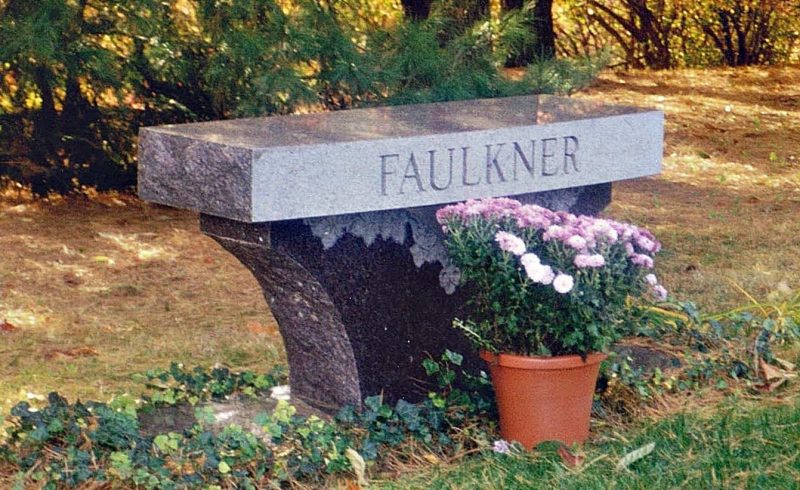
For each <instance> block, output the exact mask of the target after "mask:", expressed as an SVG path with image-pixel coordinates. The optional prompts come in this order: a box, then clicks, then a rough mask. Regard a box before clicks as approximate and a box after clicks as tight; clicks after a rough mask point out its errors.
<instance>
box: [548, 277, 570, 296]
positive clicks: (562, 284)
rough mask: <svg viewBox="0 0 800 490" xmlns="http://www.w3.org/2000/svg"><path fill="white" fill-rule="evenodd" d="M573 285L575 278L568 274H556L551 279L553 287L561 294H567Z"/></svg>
mask: <svg viewBox="0 0 800 490" xmlns="http://www.w3.org/2000/svg"><path fill="white" fill-rule="evenodd" d="M573 286H575V279H573V278H572V276H570V275H568V274H558V275H557V276H556V277H555V278H554V279H553V288H554V289H555V290H556V291H558V292H559V293H561V294H567V293H568V292H570V291H572V288H573Z"/></svg>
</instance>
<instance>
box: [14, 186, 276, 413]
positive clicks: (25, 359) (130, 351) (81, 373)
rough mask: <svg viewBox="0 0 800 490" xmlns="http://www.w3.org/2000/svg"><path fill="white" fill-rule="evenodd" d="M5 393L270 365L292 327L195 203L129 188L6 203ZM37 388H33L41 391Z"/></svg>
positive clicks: (102, 394)
mask: <svg viewBox="0 0 800 490" xmlns="http://www.w3.org/2000/svg"><path fill="white" fill-rule="evenodd" d="M0 250H2V252H1V253H2V255H1V256H0V257H1V258H0V322H2V320H3V319H5V320H6V321H7V322H8V323H10V324H11V325H13V326H14V327H16V329H15V330H14V331H12V332H5V333H2V332H0V402H1V403H2V404H3V407H5V408H8V406H9V405H10V404H11V403H12V402H16V401H19V400H20V399H25V398H26V397H29V396H35V395H43V394H46V393H47V392H49V391H54V390H58V391H60V392H62V393H64V394H66V395H67V396H69V397H70V398H72V399H74V398H76V397H80V398H83V399H86V398H92V399H99V400H106V399H108V398H109V397H110V396H111V395H113V394H117V393H120V392H123V391H126V390H131V389H133V390H137V391H138V388H137V387H136V386H135V384H134V383H133V381H132V380H131V374H133V373H137V372H141V371H143V370H146V369H149V368H154V367H165V366H168V365H169V362H170V361H171V360H176V361H181V362H184V363H186V364H202V365H212V364H214V363H222V364H227V365H230V366H234V367H236V368H239V369H244V368H248V369H249V368H252V369H266V368H267V367H268V366H270V365H271V364H274V363H275V362H277V361H279V360H280V359H281V357H282V356H283V354H282V347H281V345H280V338H279V336H278V335H277V331H276V329H275V325H274V322H273V320H272V317H271V316H270V314H269V312H268V309H267V307H266V305H265V302H264V300H263V297H262V296H261V291H260V289H259V287H258V285H257V284H256V282H255V280H254V279H253V278H252V276H250V275H249V274H248V273H247V272H246V271H245V270H244V268H243V267H242V266H241V265H240V264H239V263H238V262H237V261H236V260H235V259H234V258H233V257H232V256H230V255H229V254H226V253H224V252H223V251H222V250H221V249H220V248H219V247H218V246H217V245H216V243H215V242H213V241H212V240H210V239H208V238H205V237H204V236H203V235H201V234H200V233H199V231H198V226H197V217H196V216H195V215H193V214H192V213H187V212H183V211H177V210H172V209H168V208H163V207H158V206H149V205H146V204H143V203H141V202H140V201H138V200H135V199H133V198H131V197H124V196H113V195H106V196H99V197H97V198H95V199H91V200H90V199H76V198H70V199H55V200H52V201H29V200H26V199H18V198H15V196H6V199H5V200H4V201H3V202H2V204H0ZM29 393H30V395H29Z"/></svg>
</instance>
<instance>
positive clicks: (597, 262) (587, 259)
mask: <svg viewBox="0 0 800 490" xmlns="http://www.w3.org/2000/svg"><path fill="white" fill-rule="evenodd" d="M574 263H575V265H576V266H577V267H581V268H583V267H603V266H604V265H606V259H605V258H603V256H602V255H600V254H593V255H587V254H578V255H576V256H575V260H574Z"/></svg>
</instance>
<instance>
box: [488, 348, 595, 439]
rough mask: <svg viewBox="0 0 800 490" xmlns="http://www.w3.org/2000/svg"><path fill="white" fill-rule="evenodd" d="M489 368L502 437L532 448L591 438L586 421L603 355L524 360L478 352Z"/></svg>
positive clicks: (511, 356) (506, 355)
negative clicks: (548, 443)
mask: <svg viewBox="0 0 800 490" xmlns="http://www.w3.org/2000/svg"><path fill="white" fill-rule="evenodd" d="M480 355H481V358H482V359H483V360H485V361H486V362H487V363H488V364H489V372H490V374H491V376H492V384H493V385H494V389H495V393H496V399H497V409H498V411H499V412H500V433H501V435H502V437H503V439H505V440H507V441H519V442H520V443H522V444H523V445H524V446H525V447H526V448H528V449H533V448H534V447H536V445H537V444H539V443H540V442H544V441H561V442H563V443H565V444H567V445H571V444H574V443H580V442H583V441H585V440H586V438H587V437H589V416H590V414H591V410H592V397H593V395H594V390H595V385H596V383H597V374H598V371H599V370H600V362H601V361H602V360H603V359H605V358H606V357H607V356H606V355H605V354H600V353H596V354H589V355H588V356H587V358H586V361H584V360H583V359H582V358H581V356H556V357H527V356H518V355H514V354H500V355H495V354H492V353H490V352H486V351H484V352H481V354H480Z"/></svg>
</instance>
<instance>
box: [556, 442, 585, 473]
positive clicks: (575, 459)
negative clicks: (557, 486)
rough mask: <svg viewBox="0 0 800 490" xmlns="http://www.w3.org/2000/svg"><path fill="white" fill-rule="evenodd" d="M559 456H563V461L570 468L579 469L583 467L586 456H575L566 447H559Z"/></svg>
mask: <svg viewBox="0 0 800 490" xmlns="http://www.w3.org/2000/svg"><path fill="white" fill-rule="evenodd" d="M558 455H559V456H561V461H563V462H564V465H566V466H568V467H569V468H579V467H580V466H581V465H583V460H584V456H583V455H582V454H575V453H573V452H572V451H570V450H569V448H568V447H567V446H565V445H563V444H562V445H560V446H558Z"/></svg>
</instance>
